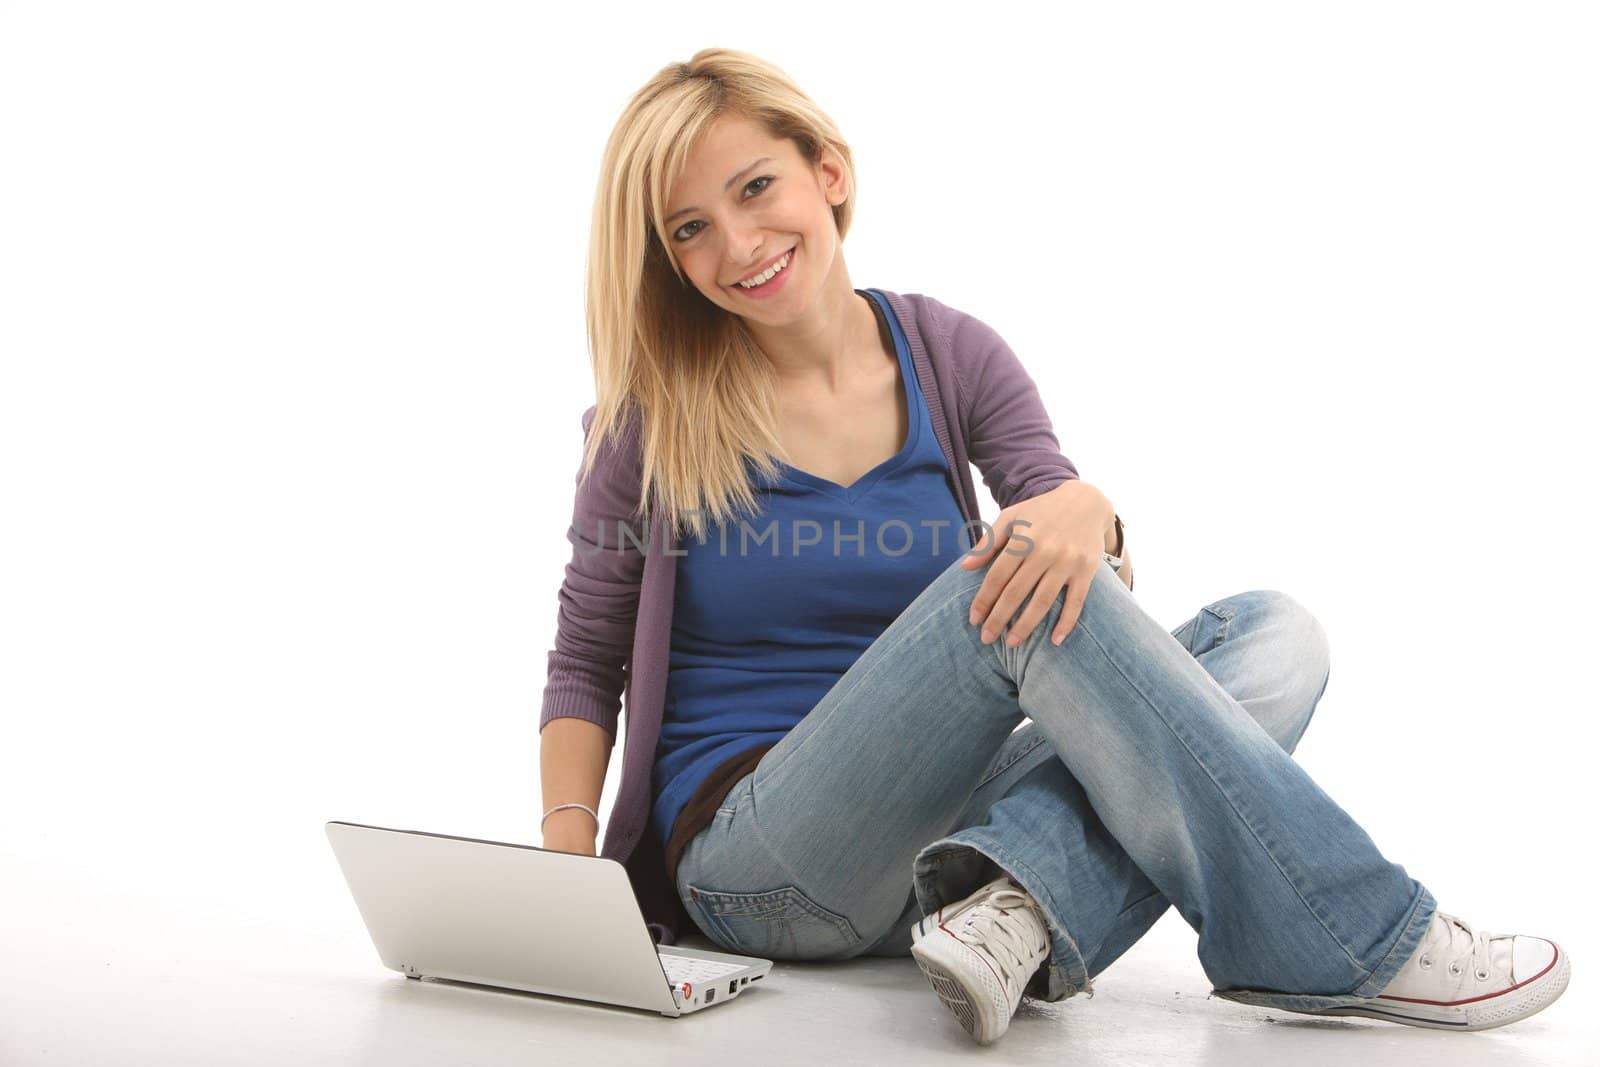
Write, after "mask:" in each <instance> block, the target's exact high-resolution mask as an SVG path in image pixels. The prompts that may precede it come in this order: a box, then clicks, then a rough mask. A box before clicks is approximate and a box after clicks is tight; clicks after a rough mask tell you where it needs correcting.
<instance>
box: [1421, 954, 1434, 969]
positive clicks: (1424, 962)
mask: <svg viewBox="0 0 1600 1067" xmlns="http://www.w3.org/2000/svg"><path fill="white" fill-rule="evenodd" d="M1417 966H1418V967H1421V968H1422V969H1423V970H1427V969H1428V968H1429V967H1432V966H1433V961H1432V960H1430V959H1429V958H1428V957H1426V956H1423V957H1422V958H1421V959H1419V960H1417Z"/></svg>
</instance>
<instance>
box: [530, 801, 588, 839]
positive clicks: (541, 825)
mask: <svg viewBox="0 0 1600 1067" xmlns="http://www.w3.org/2000/svg"><path fill="white" fill-rule="evenodd" d="M562 808H582V809H583V810H584V811H586V812H588V813H589V814H590V815H594V826H595V830H596V831H598V830H599V829H600V816H599V815H597V814H595V810H594V809H593V808H591V807H590V806H589V805H587V804H557V805H556V806H555V807H553V808H551V809H550V810H549V811H547V812H545V813H544V819H548V818H549V817H550V816H551V815H553V814H554V813H556V812H558V811H560V810H561V809H562ZM544 819H540V820H539V832H540V833H544Z"/></svg>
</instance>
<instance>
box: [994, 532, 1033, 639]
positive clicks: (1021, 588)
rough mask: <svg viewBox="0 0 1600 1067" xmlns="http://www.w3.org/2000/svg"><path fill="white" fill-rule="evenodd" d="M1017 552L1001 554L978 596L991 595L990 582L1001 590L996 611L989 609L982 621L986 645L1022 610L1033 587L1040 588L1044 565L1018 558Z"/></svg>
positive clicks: (1009, 548)
mask: <svg viewBox="0 0 1600 1067" xmlns="http://www.w3.org/2000/svg"><path fill="white" fill-rule="evenodd" d="M1017 551H1020V548H1019V547H1015V546H1013V547H1008V548H1007V550H1006V551H1004V552H1002V553H1001V554H1000V558H999V559H997V560H995V561H994V562H993V563H991V564H990V565H989V576H988V577H987V578H986V579H984V582H983V585H982V586H981V587H980V588H979V590H978V594H979V596H983V595H985V594H986V593H987V592H988V590H989V586H990V583H991V582H993V583H994V584H996V585H997V586H999V593H998V594H997V595H996V596H995V600H994V607H992V608H990V609H989V611H988V613H987V616H986V617H985V618H984V620H983V634H982V638H981V639H982V641H983V643H984V644H986V645H987V644H989V643H990V642H991V641H994V640H996V639H998V638H999V636H1000V631H1001V630H1002V629H1004V628H1005V626H1006V624H1007V623H1009V622H1010V621H1011V617H1012V616H1013V615H1015V614H1016V613H1017V610H1018V609H1019V608H1021V607H1022V602H1023V601H1024V600H1025V599H1027V596H1028V594H1029V593H1031V592H1033V587H1034V586H1036V585H1038V584H1039V578H1040V576H1041V575H1042V574H1043V572H1044V569H1045V565H1044V564H1043V563H1035V562H1034V561H1035V559H1036V557H1035V556H1033V555H1031V554H1029V555H1021V556H1019V555H1015V554H1014V553H1015V552H1017ZM1001 583H1003V584H1001Z"/></svg>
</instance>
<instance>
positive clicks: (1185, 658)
mask: <svg viewBox="0 0 1600 1067" xmlns="http://www.w3.org/2000/svg"><path fill="white" fill-rule="evenodd" d="M987 572H988V568H987V567H981V568H978V569H976V570H971V571H968V570H964V569H962V567H961V566H960V564H959V562H953V563H952V564H951V565H950V566H949V568H947V569H946V570H945V571H944V572H942V573H941V574H940V575H939V576H938V577H937V578H935V579H934V580H933V581H932V582H931V583H930V584H929V585H928V586H927V587H926V588H925V589H924V590H923V592H922V593H921V594H920V595H919V596H918V597H917V598H916V599H915V600H914V601H912V603H911V604H910V606H908V607H907V608H906V609H905V611H904V612H902V613H901V614H900V616H899V617H898V618H896V619H895V621H894V622H893V623H892V624H891V625H890V626H889V627H888V628H887V629H886V630H884V632H883V633H882V634H880V635H879V637H878V639H877V640H876V641H874V642H873V644H872V645H871V646H870V647H868V649H867V650H866V652H864V653H863V654H862V655H861V657H860V658H859V659H858V660H857V661H856V662H855V663H854V664H853V665H852V666H851V667H850V669H849V670H848V671H846V672H845V674H844V675H843V676H841V677H840V679H839V680H838V682H837V683H835V684H834V686H833V687H832V688H831V689H830V690H829V691H828V693H827V694H826V695H825V696H824V697H823V698H822V700H820V701H819V702H818V703H817V705H816V706H815V707H814V708H813V709H812V710H811V711H810V712H809V713H808V714H807V715H806V716H805V718H804V719H802V720H801V721H800V722H799V723H798V724H797V725H796V726H795V727H794V729H793V730H791V731H790V732H789V733H788V734H787V735H786V736H785V737H784V738H783V740H782V741H781V742H779V743H778V744H777V745H776V746H774V747H773V748H772V750H771V751H769V752H767V753H766V754H765V756H763V757H762V759H761V762H760V763H759V764H758V765H757V766H756V767H755V769H754V770H753V771H751V772H750V773H749V774H747V775H745V776H744V777H743V778H741V779H740V780H739V781H738V783H736V784H735V785H734V786H733V788H732V789H731V790H730V791H729V792H728V794H727V796H726V798H725V799H724V800H723V802H722V804H721V806H720V807H719V808H718V810H717V813H716V815H715V817H714V819H713V821H712V822H711V823H710V825H708V826H707V827H706V828H705V829H704V830H702V831H701V832H700V833H699V834H698V835H697V836H696V837H695V838H694V840H693V841H691V842H690V844H689V846H688V848H687V849H686V850H685V852H684V854H683V856H682V858H681V860H680V863H679V867H678V882H677V891H678V894H679V896H680V898H681V899H682V900H683V904H684V907H685V909H686V910H687V911H688V913H689V916H690V918H692V919H693V920H694V922H695V924H696V925H697V926H698V927H699V928H700V930H701V931H702V932H703V933H704V934H705V935H706V936H707V937H709V938H710V939H711V940H712V941H713V942H714V943H716V944H718V945H721V946H722V947H723V948H726V949H728V950H730V951H733V952H741V953H747V954H750V955H757V956H766V957H768V958H776V959H791V960H842V959H848V958H852V957H855V956H862V955H874V956H904V955H908V954H909V952H910V947H911V927H912V925H913V924H915V923H916V921H917V919H918V918H920V917H921V916H922V915H923V914H926V913H929V912H932V911H935V910H937V909H938V908H939V907H940V906H941V905H943V904H947V903H951V902H954V901H957V900H960V899H961V898H963V897H965V896H967V895H968V894H970V893H971V892H972V891H973V890H975V889H977V888H978V887H979V886H981V885H983V884H984V883H986V882H988V881H990V880H992V879H994V878H997V877H1000V876H1001V875H1002V874H1010V875H1011V877H1013V878H1014V879H1016V881H1017V882H1019V883H1020V884H1021V885H1022V886H1024V887H1025V888H1026V889H1027V890H1028V891H1029V892H1030V893H1032V894H1033V896H1034V897H1035V898H1036V899H1037V900H1038V901H1039V903H1040V905H1041V906H1042V908H1043V910H1044V913H1045V917H1046V919H1047V922H1048V926H1049V930H1050V939H1051V951H1050V957H1049V960H1048V961H1047V962H1046V964H1045V965H1044V966H1043V967H1041V968H1040V970H1039V971H1038V972H1037V973H1036V974H1035V975H1034V976H1033V978H1032V980H1031V981H1030V982H1029V984H1028V986H1027V990H1026V991H1027V992H1028V994H1029V995H1030V996H1033V997H1035V998H1036V999H1042V1000H1049V1001H1055V1000H1061V999H1063V998H1065V997H1068V996H1071V995H1072V994H1074V993H1077V992H1080V991H1089V990H1090V989H1091V984H1090V979H1091V978H1092V977H1093V976H1094V975H1096V974H1098V973H1099V972H1100V971H1102V970H1104V969H1105V968H1106V967H1107V966H1109V965H1110V964H1111V962H1112V961H1113V960H1115V959H1116V958H1117V957H1118V956H1120V955H1121V954H1122V953H1124V952H1126V951H1127V950H1128V949H1129V948H1130V947H1131V946H1132V945H1133V943H1134V942H1135V941H1137V940H1138V939H1139V938H1140V937H1141V936H1142V935H1143V934H1144V933H1145V931H1147V930H1149V929H1150V927H1151V926H1152V925H1154V924H1155V922H1156V920H1157V919H1159V918H1160V917H1161V915H1162V914H1163V913H1164V912H1165V911H1166V909H1167V906H1168V904H1169V903H1170V904H1172V905H1174V906H1176V907H1177V909H1178V912H1179V914H1181V915H1182V916H1183V918H1184V921H1185V922H1187V923H1188V924H1189V925H1190V926H1191V927H1193V928H1194V929H1195V930H1196V931H1197V932H1198V933H1199V935H1200V937H1199V957H1200V964H1201V966H1202V967H1203V968H1204V970H1205V973H1206V976H1207V978H1208V979H1209V980H1210V981H1211V984H1212V986H1213V992H1214V993H1216V994H1217V995H1219V996H1223V997H1226V998H1227V999H1230V1000H1238V1001H1242V1002H1245V1003H1250V1004H1260V1005H1265V1006H1269V1007H1313V1008H1314V1007H1335V1006H1339V1005H1342V1004H1350V1003H1354V1002H1356V1001H1357V1000H1359V999H1360V998H1362V997H1367V996H1372V995H1375V994H1376V993H1377V992H1378V991H1379V990H1381V989H1382V988H1383V987H1384V986H1385V985H1387V984H1388V982H1389V980H1390V979H1391V978H1393V977H1394V975H1395V974H1396V973H1397V972H1398V971H1399V969H1400V967H1401V966H1402V965H1403V964H1404V963H1405V961H1406V960H1407V959H1408V958H1409V957H1410V955H1411V953H1412V951H1413V950H1414V949H1415V948H1416V946H1417V945H1418V944H1419V943H1420V941H1421V939H1422V936H1423V934H1424V932H1425V931H1426V930H1427V927H1428V923H1429V920H1430V919H1431V918H1432V915H1433V910H1434V899H1433V896H1432V894H1430V893H1429V891H1428V890H1427V889H1426V888H1424V887H1423V886H1422V885H1421V884H1419V883H1418V882H1417V881H1415V880H1414V879H1412V878H1411V877H1410V876H1409V875H1407V873H1406V871H1405V869H1404V868H1403V867H1401V866H1400V865H1398V864H1395V863H1392V862H1390V861H1388V860H1386V859H1385V858H1384V857H1383V856H1382V855H1381V854H1380V853H1379V851H1378V849H1377V846H1376V845H1375V844H1374V843H1373V841H1372V839H1371V838H1370V837H1369V836H1368V835H1367V833H1366V832H1365V831H1364V830H1362V828H1361V827H1360V826H1359V825H1357V824H1356V822H1355V821H1354V820H1353V819H1352V818H1351V817H1350V816H1349V815H1348V814H1347V813H1346V812H1345V811H1344V809H1342V808H1341V807H1339V805H1338V804H1337V803H1335V802H1334V801H1333V799H1332V798H1331V797H1329V796H1328V794H1327V793H1325V792H1324V791H1323V790H1322V789H1321V788H1320V787H1319V786H1318V785H1317V784H1316V783H1315V782H1314V781H1312V779H1311V778H1310V776H1309V775H1308V774H1307V773H1306V772H1305V770H1304V769H1303V768H1302V767H1301V766H1300V765H1299V764H1298V763H1296V762H1295V761H1294V760H1293V759H1292V758H1291V756H1290V753H1291V752H1292V751H1293V749H1294V747H1295V745H1296V744H1297V743H1298V741H1299V740H1300V736H1301V734H1302V733H1303V732H1304V730H1305V728H1306V724H1307V722H1308V721H1309V720H1310V718H1311V714H1312V712H1313V710H1314V709H1315V707H1316V704H1317V701H1318V700H1320V699H1321V697H1322V693H1323V691H1324V689H1325V688H1326V686H1327V682H1328V670H1329V660H1328V646H1327V641H1326V638H1325V636H1324V634H1323V631H1322V627H1321V625H1320V624H1318V623H1317V621H1316V620H1315V619H1314V618H1313V617H1312V616H1311V615H1310V614H1309V613H1308V612H1307V611H1306V610H1305V609H1304V608H1303V607H1301V606H1300V604H1299V603H1298V602H1296V601H1295V600H1293V599H1292V598H1290V597H1288V596H1285V595H1283V594H1281V593H1276V592H1271V591H1255V592H1249V593H1242V594H1240V595H1238V596H1233V597H1229V598H1227V599H1226V600H1220V601H1218V602H1216V603H1215V604H1211V605H1209V606H1207V607H1205V608H1202V609H1201V610H1200V612H1199V613H1198V614H1197V615H1195V616H1194V618H1192V619H1190V620H1189V621H1188V622H1186V623H1184V624H1183V625H1182V626H1180V627H1178V628H1177V629H1176V630H1174V631H1173V632H1171V633H1168V632H1167V631H1166V630H1164V629H1163V628H1162V627H1161V626H1160V625H1158V624H1157V623H1156V621H1155V620H1154V619H1152V618H1151V617H1150V616H1149V615H1147V614H1146V613H1145V611H1144V610H1143V608H1141V607H1140V606H1139V603H1138V601H1136V600H1135V599H1134V596H1133V594H1132V593H1131V592H1129V591H1128V589H1127V587H1126V586H1124V585H1123V584H1122V583H1121V582H1120V581H1118V580H1117V577H1116V574H1115V573H1114V572H1113V571H1112V570H1111V568H1110V566H1109V565H1107V564H1105V563H1102V564H1101V565H1100V569H1099V571H1098V572H1097V573H1096V575H1095V578H1094V580H1093V581H1092V582H1091V583H1090V587H1089V593H1088V597H1087V599H1086V600H1085V601H1084V605H1083V610H1082V612H1081V613H1080V615H1079V617H1078V622H1077V624H1076V625H1075V626H1074V627H1073V629H1072V632H1071V633H1070V634H1069V635H1068V637H1067V640H1066V641H1065V642H1063V643H1062V644H1061V645H1060V646H1056V645H1054V644H1051V643H1050V637H1049V635H1050V633H1051V631H1052V630H1053V629H1054V627H1055V624H1056V622H1057V621H1058V619H1059V618H1060V614H1061V608H1062V605H1063V603H1064V601H1065V597H1064V595H1058V596H1057V597H1056V599H1055V603H1054V604H1053V605H1052V606H1051V608H1050V610H1049V612H1048V614H1047V615H1046V616H1045V618H1044V619H1043V620H1042V621H1041V622H1040V623H1039V624H1038V625H1037V626H1036V627H1035V628H1034V630H1033V632H1032V633H1031V634H1029V636H1028V638H1027V640H1025V641H1024V642H1023V643H1022V644H1020V645H1018V646H1016V647H1015V648H1010V647H1007V646H1006V644H1005V637H1006V635H1007V634H1009V633H1010V628H1009V626H1007V627H1005V628H1002V630H1001V633H1000V637H999V639H997V640H996V641H995V642H993V643H992V644H987V645H986V644H984V643H983V642H982V640H981V638H980V633H979V627H977V626H974V625H972V624H971V623H969V622H968V621H967V613H968V611H969V610H970V609H971V605H972V600H973V597H974V596H975V594H976V593H977V590H978V587H979V586H980V585H981V584H982V582H983V580H984V577H985V575H986V574H987ZM1025 718H1026V719H1028V720H1030V721H1028V722H1027V723H1026V725H1023V726H1022V727H1021V729H1016V727H1017V726H1018V725H1019V724H1021V723H1023V720H1024V719H1025ZM908 875H909V876H910V882H911V885H910V886H909V887H908V886H907V884H906V883H907V876H908Z"/></svg>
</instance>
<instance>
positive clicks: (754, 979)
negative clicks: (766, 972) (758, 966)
mask: <svg viewBox="0 0 1600 1067" xmlns="http://www.w3.org/2000/svg"><path fill="white" fill-rule="evenodd" d="M750 981H752V982H759V981H761V976H760V975H759V974H752V975H751V976H750Z"/></svg>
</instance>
